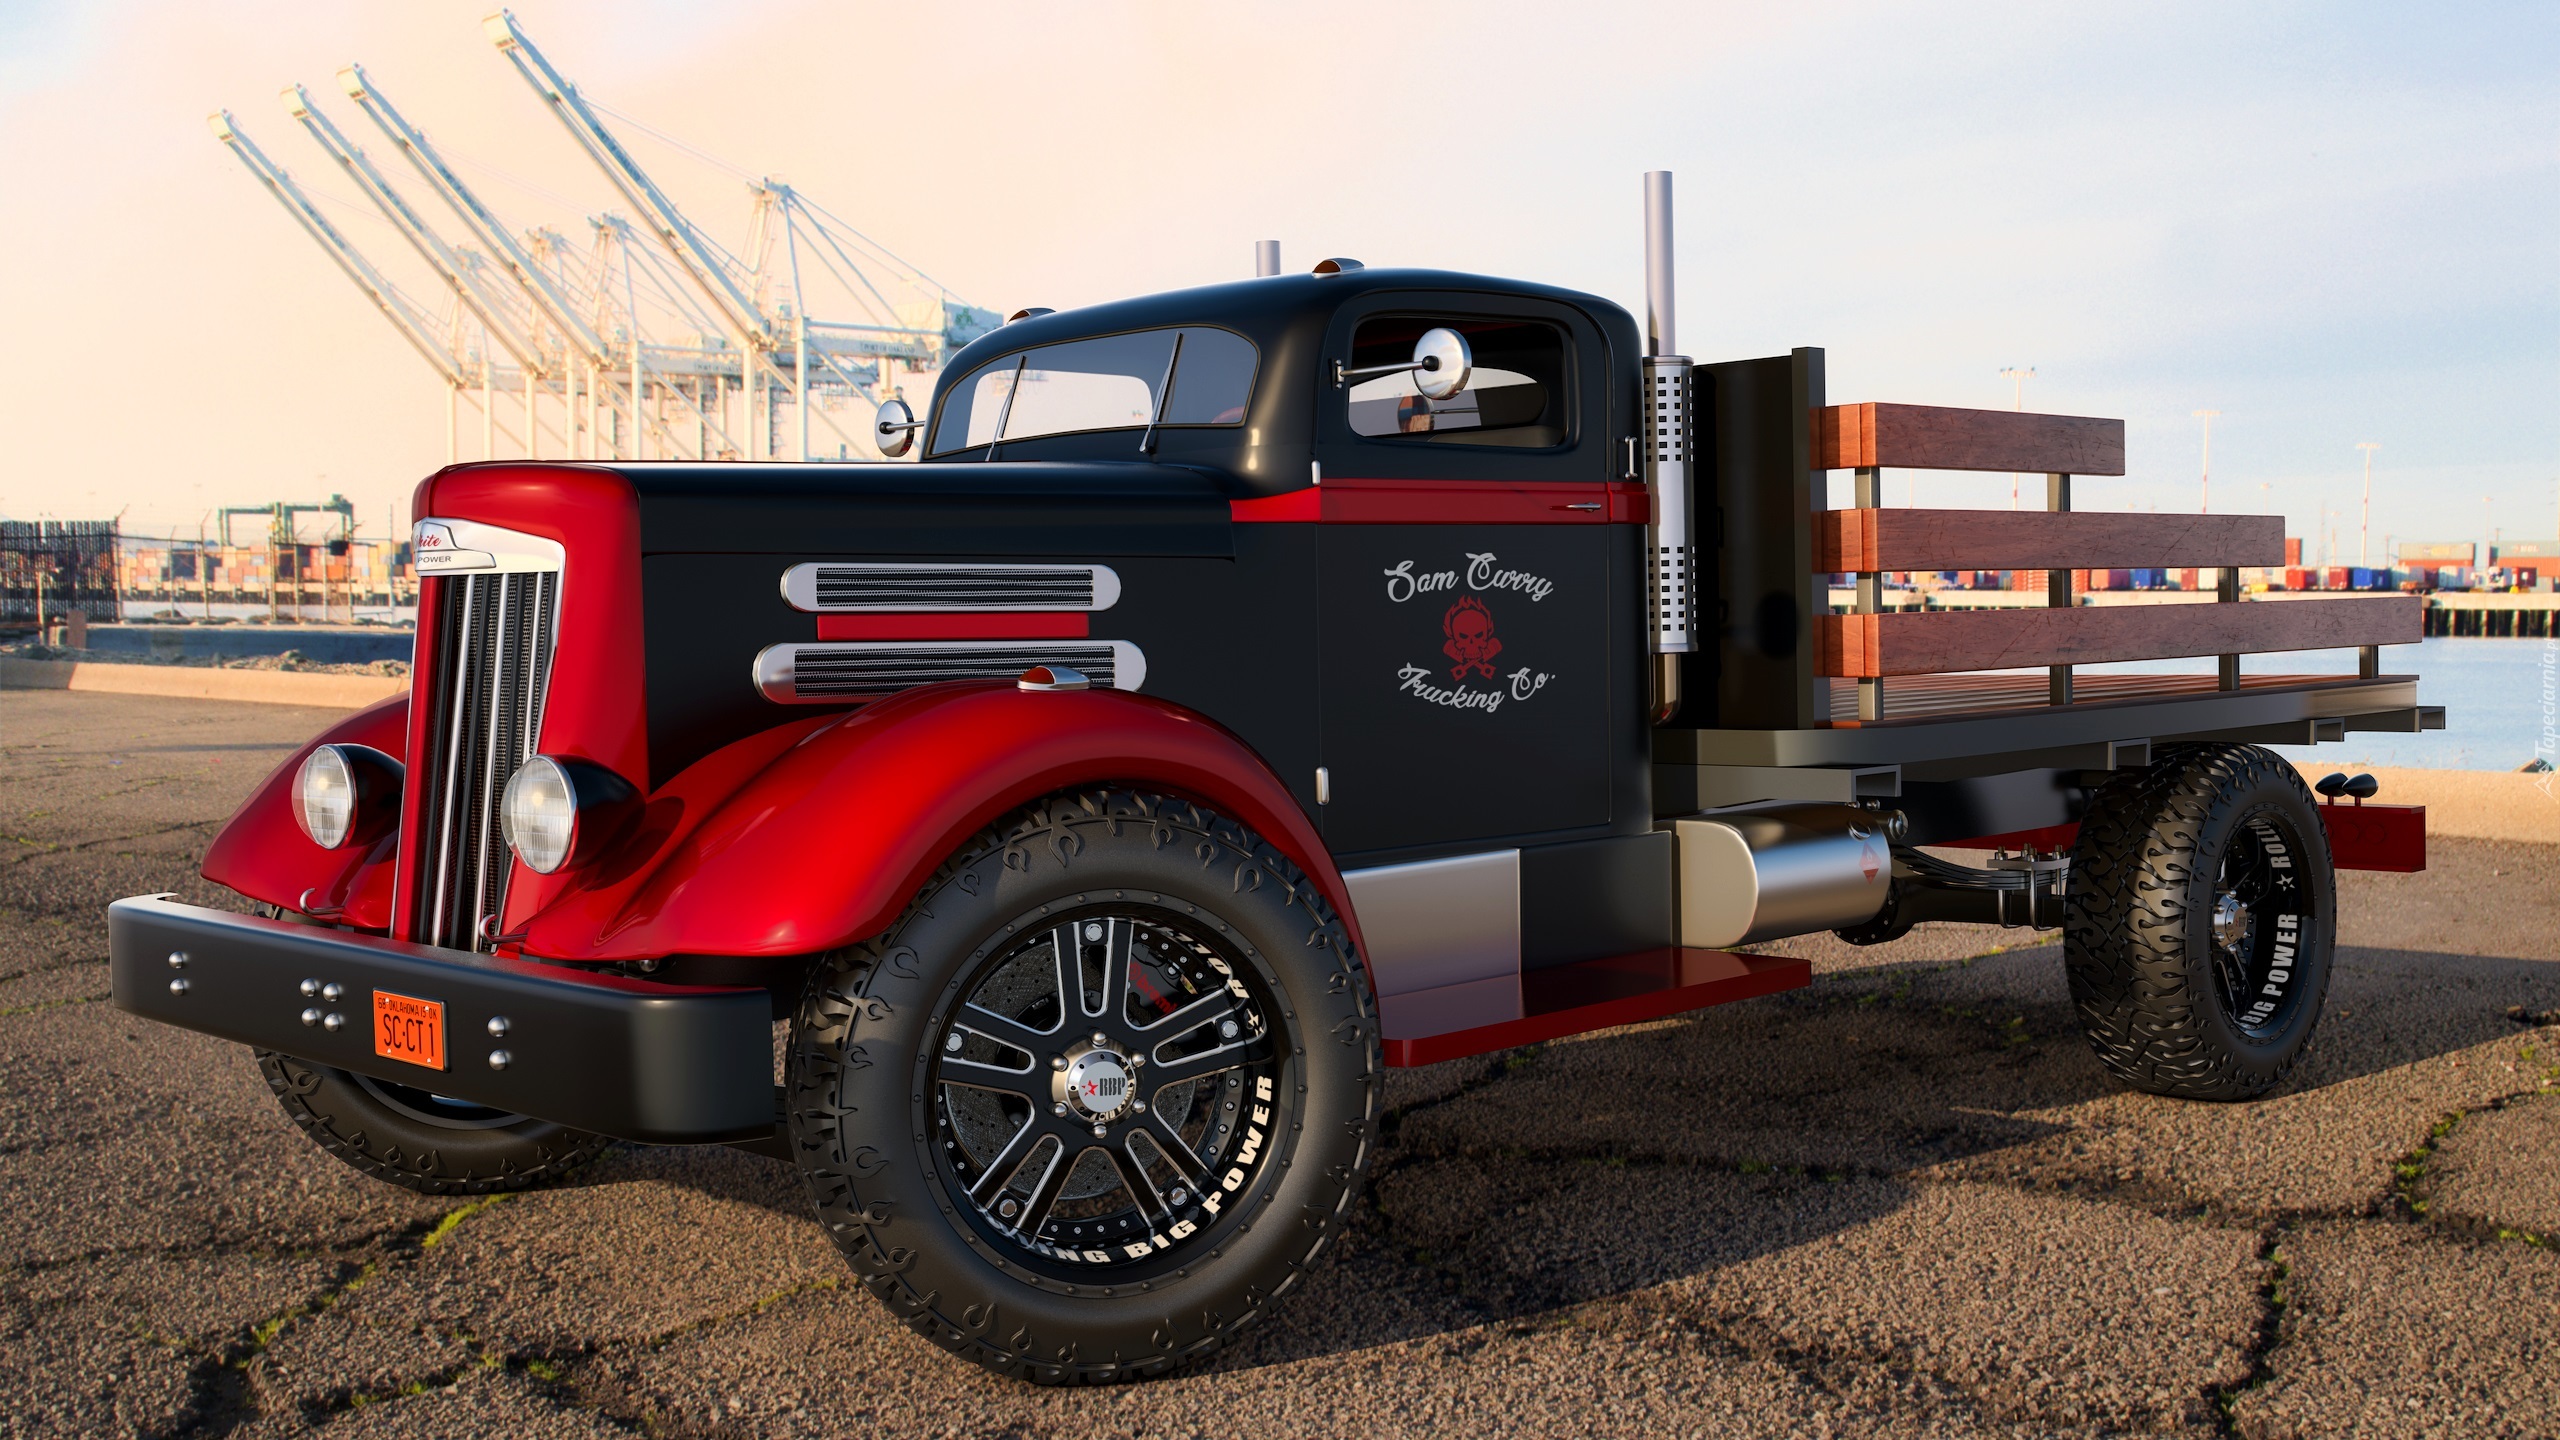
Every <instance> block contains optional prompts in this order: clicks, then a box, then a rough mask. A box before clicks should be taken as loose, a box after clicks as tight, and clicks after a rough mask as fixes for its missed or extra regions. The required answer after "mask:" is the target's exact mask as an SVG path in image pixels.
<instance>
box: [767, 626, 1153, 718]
mask: <svg viewBox="0 0 2560 1440" xmlns="http://www.w3.org/2000/svg"><path fill="white" fill-rule="evenodd" d="M1034 665H1065V666H1069V667H1071V668H1073V669H1076V670H1080V671H1082V672H1084V674H1085V677H1086V678H1087V679H1089V680H1091V681H1092V682H1093V683H1094V684H1096V685H1098V686H1101V687H1103V688H1105V689H1112V690H1135V689H1138V688H1139V687H1140V686H1142V685H1144V684H1145V683H1146V678H1147V660H1146V656H1145V655H1144V654H1143V653H1142V652H1140V650H1139V649H1138V647H1137V646H1135V645H1133V644H1130V643H1129V642H1128V641H1126V640H981V641H954V642H947V643H935V642H931V641H908V640H879V641H864V642H857V643H851V644H829V643H826V642H823V641H822V642H820V643H818V644H815V645H773V646H768V647H766V649H765V650H764V651H763V652H762V653H761V654H759V655H757V656H756V665H755V681H756V688H757V689H758V690H760V691H762V692H763V694H764V697H765V698H766V699H768V700H773V701H777V702H779V703H781V704H785V705H818V704H829V703H836V702H844V701H858V700H873V699H878V698H879V697H881V696H883V695H894V694H896V693H897V692H899V691H901V690H912V689H914V688H915V687H916V686H919V685H932V684H935V683H937V682H940V681H944V680H1010V679H1012V678H1014V677H1015V676H1017V675H1020V674H1021V673H1022V672H1023V671H1025V670H1028V669H1030V668H1031V667H1032V666H1034Z"/></svg>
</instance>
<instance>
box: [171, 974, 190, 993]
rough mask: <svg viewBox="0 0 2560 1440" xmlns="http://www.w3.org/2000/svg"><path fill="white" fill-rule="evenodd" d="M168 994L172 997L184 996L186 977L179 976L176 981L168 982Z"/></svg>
mask: <svg viewBox="0 0 2560 1440" xmlns="http://www.w3.org/2000/svg"><path fill="white" fill-rule="evenodd" d="M169 993H170V994H172V995H184V994H186V993H187V977H186V976H184V975H181V976H179V977H178V978H177V979H175V980H172V981H170V982H169Z"/></svg>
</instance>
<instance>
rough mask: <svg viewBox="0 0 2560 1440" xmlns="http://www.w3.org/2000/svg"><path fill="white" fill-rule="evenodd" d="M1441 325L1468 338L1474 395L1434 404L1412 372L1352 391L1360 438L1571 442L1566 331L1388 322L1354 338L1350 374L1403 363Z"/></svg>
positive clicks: (1441, 320) (1523, 325)
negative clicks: (1425, 334) (1568, 438)
mask: <svg viewBox="0 0 2560 1440" xmlns="http://www.w3.org/2000/svg"><path fill="white" fill-rule="evenodd" d="M1434 326H1440V327H1445V328H1447V329H1451V330H1455V331H1457V332H1458V333H1459V334H1460V335H1462V336H1464V337H1466V341H1467V348H1468V349H1469V350H1470V351H1471V352H1472V353H1473V356H1474V361H1475V364H1474V370H1473V373H1472V374H1471V376H1470V378H1469V379H1468V381H1467V388H1465V389H1464V390H1461V391H1459V392H1458V393H1457V394H1455V395H1452V396H1450V397H1449V398H1448V399H1446V400H1434V399H1431V398H1430V397H1428V396H1426V395H1423V394H1422V393H1421V392H1420V391H1418V390H1417V389H1415V388H1414V383H1413V382H1414V376H1413V375H1412V373H1411V372H1405V373H1401V374H1395V375H1380V376H1377V377H1375V378H1373V379H1368V380H1363V381H1359V382H1357V383H1355V384H1354V385H1352V387H1351V390H1350V419H1351V429H1352V432H1353V433H1354V434H1358V435H1367V436H1372V437H1375V438H1378V439H1386V440H1400V441H1410V442H1412V443H1415V444H1441V445H1508V446H1516V447H1521V448H1527V449H1545V448H1548V447H1552V446H1556V445H1561V444H1563V443H1564V441H1565V434H1566V417H1565V385H1566V379H1565V377H1566V374H1567V370H1566V364H1567V352H1566V349H1565V335H1564V332H1563V331H1562V330H1560V329H1558V328H1557V327H1555V326H1553V325H1549V324H1546V323H1544V322H1542V321H1536V320H1491V319H1478V320H1469V319H1464V318H1456V317H1451V316H1446V315H1381V316H1376V317H1373V318H1371V319H1368V320H1364V321H1362V322H1361V324H1360V328H1359V329H1357V330H1355V331H1353V332H1352V337H1351V359H1350V362H1349V365H1348V366H1347V368H1349V369H1354V370H1357V369H1362V368H1365V367H1368V366H1372V365H1393V364H1399V363H1402V362H1404V361H1406V360H1409V359H1411V358H1412V357H1413V346H1414V342H1415V341H1416V340H1418V339H1420V338H1421V336H1422V332H1423V331H1425V330H1429V329H1431V328H1433V327H1434Z"/></svg>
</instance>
